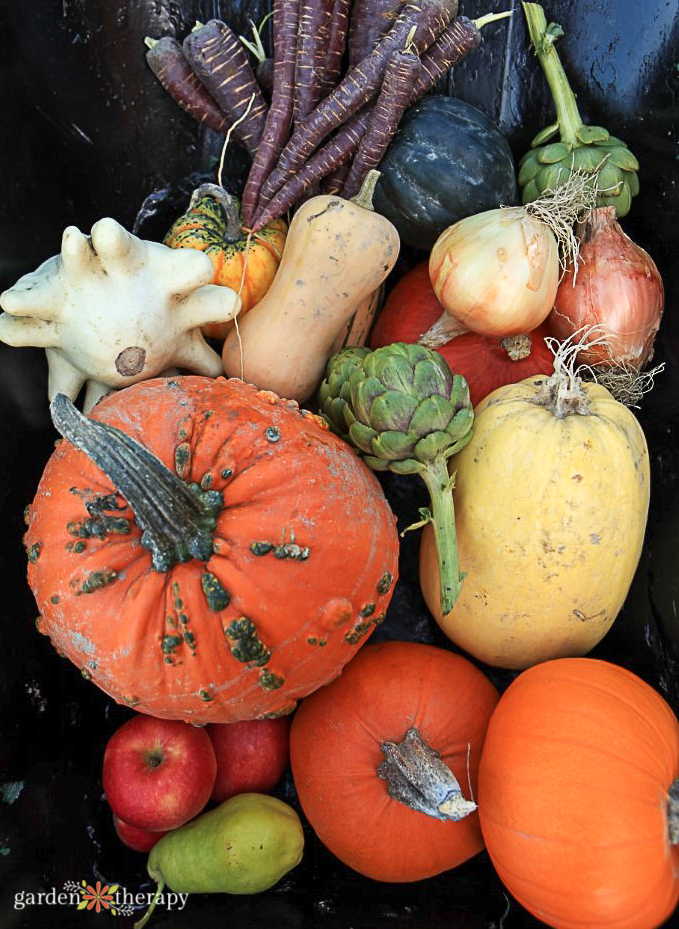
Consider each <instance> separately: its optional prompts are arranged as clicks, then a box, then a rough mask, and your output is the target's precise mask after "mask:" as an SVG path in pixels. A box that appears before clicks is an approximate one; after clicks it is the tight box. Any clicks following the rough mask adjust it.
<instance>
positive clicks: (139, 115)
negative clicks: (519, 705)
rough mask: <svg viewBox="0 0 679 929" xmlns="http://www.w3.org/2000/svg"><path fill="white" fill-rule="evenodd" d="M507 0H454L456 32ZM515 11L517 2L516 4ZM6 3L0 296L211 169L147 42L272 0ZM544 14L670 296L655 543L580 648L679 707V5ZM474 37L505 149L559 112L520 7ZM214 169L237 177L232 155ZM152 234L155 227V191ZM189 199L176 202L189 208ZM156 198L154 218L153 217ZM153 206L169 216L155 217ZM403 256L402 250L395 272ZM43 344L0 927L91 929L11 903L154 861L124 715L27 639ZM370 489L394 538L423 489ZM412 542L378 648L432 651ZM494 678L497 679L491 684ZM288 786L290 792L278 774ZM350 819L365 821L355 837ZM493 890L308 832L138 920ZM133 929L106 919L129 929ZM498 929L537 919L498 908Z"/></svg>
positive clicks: (317, 919)
mask: <svg viewBox="0 0 679 929" xmlns="http://www.w3.org/2000/svg"><path fill="white" fill-rule="evenodd" d="M507 6H508V3H507V2H497V0H492V2H486V3H483V2H481V0H474V2H473V3H466V4H463V11H464V12H465V14H466V15H468V16H470V17H474V16H478V15H480V14H481V13H484V12H486V11H488V10H489V9H492V10H500V9H506V8H507ZM516 6H518V4H516ZM30 7H31V8H30V12H29V11H27V10H26V9H25V7H24V5H23V4H19V3H17V2H10V0H3V3H2V5H1V9H0V26H1V27H2V29H1V34H2V35H3V36H5V43H4V45H3V55H2V59H1V60H0V99H1V101H2V112H3V129H4V133H3V135H4V139H3V141H4V144H3V146H2V147H1V148H0V182H1V184H2V196H1V197H0V289H3V288H5V287H7V286H10V285H11V284H12V283H14V281H15V280H16V278H17V277H18V276H19V275H20V274H22V273H25V272H27V271H30V270H33V268H35V267H36V266H37V264H38V263H39V262H41V261H42V260H44V259H45V258H47V257H49V256H50V255H52V254H55V253H56V252H57V251H58V248H59V240H60V237H61V232H62V230H63V228H64V227H65V226H66V225H68V224H70V223H73V224H75V225H78V226H79V227H80V228H81V229H83V230H85V231H89V228H90V227H91V225H92V223H93V222H95V221H96V220H97V219H99V218H101V217H102V216H104V215H112V216H114V217H115V218H116V219H118V220H119V221H121V222H122V223H123V224H125V225H127V226H131V225H132V223H133V222H134V219H135V216H136V215H137V211H138V210H139V207H140V205H141V203H142V201H144V199H145V198H146V197H147V196H148V195H149V194H152V193H153V192H154V191H162V190H164V189H165V188H167V187H168V185H173V187H174V188H175V190H179V189H180V188H182V187H183V188H184V190H188V189H189V188H190V186H191V185H190V184H189V183H187V182H186V181H185V179H186V177H187V176H188V175H189V174H191V173H192V172H197V173H201V172H205V171H209V170H210V169H211V167H212V166H213V164H214V162H215V160H216V158H217V156H218V153H219V140H218V139H216V138H215V137H214V136H212V135H211V134H209V133H205V132H204V131H203V130H202V129H200V128H199V127H198V125H197V124H196V123H193V122H192V121H191V120H190V119H189V118H188V117H185V116H184V114H182V113H181V112H180V111H179V110H178V109H177V108H176V107H175V105H174V104H173V103H172V101H171V100H170V99H169V97H167V96H166V95H165V93H164V91H162V89H161V88H160V86H159V85H158V84H157V83H156V81H155V79H154V78H153V76H152V75H151V73H150V72H149V71H148V69H147V68H146V66H145V63H144V59H143V45H142V42H143V38H144V36H146V35H151V36H154V37H157V36H159V35H161V34H173V33H176V34H178V35H179V36H180V37H183V35H184V34H185V33H186V31H187V30H188V28H190V26H191V25H192V24H193V22H194V20H196V19H200V20H201V21H205V20H206V19H208V18H210V17H212V16H219V17H221V18H223V19H225V20H226V21H228V22H229V23H230V24H231V25H235V26H236V28H237V31H239V32H242V33H244V32H245V30H246V29H247V25H248V24H247V17H248V15H252V16H253V18H254V19H256V20H260V19H261V17H262V15H263V14H264V12H265V10H266V8H267V3H266V2H265V0H257V2H252V0H250V2H247V3H245V2H230V3H226V2H218V0H214V2H199V0H177V2H176V3H170V2H166V0H143V2H135V0H115V2H111V0H88V2H87V3H83V2H76V0H34V2H33V3H32V4H31V5H30ZM545 8H546V12H547V16H548V19H554V20H557V21H558V22H560V23H561V24H562V26H563V27H564V30H565V32H566V36H565V37H564V38H563V39H562V40H561V41H560V44H559V52H560V54H561V57H562V61H563V63H564V67H565V69H566V72H567V73H568V75H569V77H570V79H571V81H572V85H573V88H574V90H575V92H576V93H577V96H578V104H579V107H580V110H581V114H582V115H583V117H584V119H585V122H588V123H592V124H596V125H603V126H606V128H608V129H609V130H610V131H611V132H612V133H613V134H614V135H617V136H620V137H621V138H623V139H624V140H625V141H627V142H628V144H629V145H630V147H631V148H632V150H633V151H634V153H635V154H636V155H637V157H638V158H639V160H640V162H641V171H640V181H641V191H640V193H639V195H638V197H637V198H636V199H635V201H634V204H633V207H632V210H631V212H630V214H629V216H628V217H627V218H626V219H625V221H624V222H623V227H624V228H625V230H626V231H627V232H628V234H630V235H631V236H632V237H633V238H634V239H635V240H636V241H637V242H638V243H639V244H640V245H642V246H643V247H644V248H646V249H647V250H648V251H649V253H650V254H651V255H652V256H653V258H654V259H655V261H656V262H657V264H658V267H659V269H660V272H661V274H662V276H663V278H664V281H665V287H666V295H667V304H666V310H665V318H664V320H663V324H662V326H661V332H660V339H659V342H658V347H657V353H656V359H655V361H656V363H660V362H664V363H665V370H664V372H663V373H662V374H660V375H659V376H658V378H657V383H656V387H655V389H654V391H653V393H652V394H650V395H649V396H648V397H647V398H646V399H645V400H644V403H643V408H642V409H641V410H640V411H639V412H638V415H639V418H640V420H641V422H642V424H643V426H644V429H645V431H646V434H647V437H648V442H649V448H650V454H651V462H652V501H651V514H650V519H649V526H648V533H647V543H646V546H645V548H644V553H643V556H642V560H641V564H640V566H639V570H638V572H637V576H636V578H635V582H634V585H633V587H632V591H631V593H630V596H629V598H628V600H627V603H626V606H625V608H624V610H623V613H622V614H621V616H620V617H619V619H618V620H617V622H616V624H615V626H614V628H613V630H612V631H611V632H610V633H609V635H608V636H607V637H606V638H605V639H604V641H603V642H602V643H601V645H600V646H598V647H597V649H596V651H595V652H594V654H595V655H597V656H599V657H602V658H607V659H610V660H613V661H616V662H618V663H620V664H623V665H625V666H626V667H628V668H630V669H632V670H634V671H635V672H636V673H638V674H640V675H641V676H642V677H643V678H645V679H646V680H647V681H649V682H650V683H651V684H653V685H654V686H655V687H656V688H658V689H659V690H660V692H661V693H663V695H664V696H665V697H666V699H668V700H669V701H670V703H671V704H672V705H673V707H674V709H675V710H679V678H678V676H677V671H678V669H679V663H678V660H679V620H678V618H677V613H678V611H679V570H678V566H679V565H678V562H679V442H678V430H679V262H677V259H676V256H677V255H679V231H678V227H677V221H676V217H677V215H679V160H678V158H679V117H678V114H679V109H678V98H679V71H677V67H676V66H677V63H679V26H678V25H677V23H676V22H674V19H675V16H676V0H669V2H665V0H642V2H641V3H637V2H635V3H633V2H631V0H571V2H568V0H553V2H546V3H545ZM510 23H511V25H509V26H508V25H507V24H506V22H501V23H498V24H496V25H491V26H489V27H487V28H486V29H485V30H484V40H485V41H484V45H483V47H482V48H481V49H480V50H478V51H477V52H475V53H474V54H473V55H471V56H470V57H469V59H468V60H467V61H466V62H465V63H464V64H463V65H462V66H460V68H458V70H457V71H456V73H455V75H454V76H453V78H451V80H450V81H449V88H448V89H449V90H450V91H451V92H453V93H455V94H457V95H459V96H460V97H462V98H463V99H465V100H467V101H468V102H470V103H472V104H474V105H475V106H478V107H480V108H481V109H483V110H484V111H485V112H486V113H487V114H488V115H489V116H491V118H493V119H495V120H496V121H498V122H499V124H500V126H501V128H502V129H503V131H505V132H506V133H507V135H508V137H509V140H510V143H511V145H512V149H513V151H514V155H515V157H516V158H517V160H518V158H519V157H520V156H521V155H522V154H523V152H524V150H525V148H526V146H527V145H528V144H529V142H530V139H531V138H532V137H533V135H534V134H535V133H536V132H537V131H538V130H539V129H540V128H542V127H543V126H545V125H547V124H548V123H549V122H551V121H552V119H553V111H552V109H551V106H550V104H549V99H548V96H547V89H546V84H545V81H544V79H543V77H542V73H541V71H540V69H539V67H538V64H537V61H536V60H535V58H534V56H533V55H532V54H531V53H530V52H529V51H528V48H527V37H526V30H525V25H524V22H523V18H522V15H521V13H520V12H519V13H518V14H517V15H516V16H515V17H514V18H513V19H512V20H511V21H510ZM230 158H233V160H230V159H229V160H228V161H227V165H228V168H229V173H230V176H231V181H232V182H233V183H236V182H237V181H238V179H239V178H241V179H242V171H243V168H244V166H245V162H244V160H243V158H242V157H240V156H237V155H236V153H235V152H234V154H233V155H232V156H230ZM157 199H158V200H159V201H160V207H159V209H158V210H157V211H156V212H153V211H152V213H151V215H150V216H149V217H148V218H147V219H146V220H145V221H144V223H143V225H142V234H144V235H147V236H149V237H152V236H154V235H156V236H158V235H161V234H162V231H163V224H164V223H165V224H166V216H167V213H168V212H171V211H168V209H167V206H163V204H165V203H166V201H167V196H166V195H165V194H161V195H160V196H159V197H158V198H157ZM179 199H181V197H179ZM151 206H153V203H151ZM163 210H165V212H163ZM411 257H412V256H409V255H408V254H405V255H404V257H403V260H402V262H401V264H402V266H403V267H405V266H407V265H408V263H409V260H410V259H411ZM45 388H46V371H45V362H44V356H43V353H42V351H38V350H33V349H11V348H9V347H7V346H5V345H1V344H0V428H1V430H2V435H1V436H0V473H1V474H2V476H3V480H2V482H0V506H1V507H2V521H1V523H0V524H1V525H2V530H3V539H2V544H1V545H0V576H1V577H2V582H3V596H2V599H1V600H0V610H1V616H0V654H1V656H2V657H1V658H0V661H1V663H2V673H1V674H0V706H1V707H2V712H1V716H0V729H1V731H2V737H1V739H0V925H2V926H3V929H28V927H30V929H32V927H38V926H40V927H42V926H46V925H58V926H60V927H71V926H73V927H90V926H91V927H97V926H102V925H104V924H106V923H107V922H109V923H111V925H113V920H112V917H111V916H110V915H108V914H106V913H100V914H97V913H96V912H87V911H85V912H78V911H76V909H75V908H74V907H73V906H49V907H48V906H45V905H43V906H36V907H26V908H25V909H23V910H20V909H14V905H13V904H14V895H15V893H17V892H21V891H23V892H26V893H28V892H33V893H37V892H38V891H47V890H50V889H51V888H52V887H55V888H56V890H57V892H59V891H61V890H62V889H63V885H64V882H66V881H75V882H80V881H81V880H87V881H88V882H92V881H93V880H94V881H96V880H97V879H100V880H102V881H104V882H107V883H109V882H117V883H119V884H121V885H122V886H124V887H125V888H126V889H128V890H130V891H132V892H134V893H137V892H138V891H139V889H140V888H142V887H143V888H144V889H149V884H148V882H146V883H145V877H144V873H145V872H144V860H145V858H144V856H143V855H139V854H137V853H134V852H131V851H130V852H128V851H126V850H125V849H124V848H123V847H122V846H121V845H120V844H119V843H118V841H117V839H116V837H115V833H114V831H113V827H112V825H111V823H110V820H109V814H108V809H107V807H106V804H105V803H104V801H103V799H102V795H101V780H100V767H101V758H102V754H103V749H104V745H105V742H106V739H107V737H108V735H109V734H110V733H111V732H112V731H113V730H114V729H115V728H117V726H118V725H120V724H121V723H122V722H123V721H124V720H125V719H127V718H128V716H129V711H128V710H125V709H122V708H120V707H117V706H115V705H114V704H112V703H111V702H110V701H109V700H108V699H107V698H106V697H105V696H104V695H103V694H101V693H100V692H99V691H97V690H96V689H95V688H93V687H92V686H91V685H90V684H88V683H87V682H85V681H84V680H83V679H82V678H81V677H80V675H79V674H78V672H77V670H76V669H75V668H74V667H73V666H72V665H71V664H70V663H69V662H67V661H64V660H62V659H60V658H58V656H57V655H56V653H55V652H54V651H53V650H52V648H51V646H50V645H49V643H48V642H47V641H46V640H45V639H44V638H43V637H42V636H40V635H38V634H37V632H36V630H35V628H34V622H33V621H34V619H35V615H36V608H35V604H34V602H33V599H32V596H31V594H30V591H29V590H28V587H27V585H26V582H25V555H24V552H23V549H22V547H21V535H22V532H23V519H22V511H23V508H24V506H25V505H26V503H28V502H29V500H30V499H31V498H32V496H33V493H34V490H35V487H36V485H37V481H38V479H39V476H40V473H41V471H42V468H43V466H44V463H45V461H46V459H47V457H48V455H49V454H50V452H51V449H52V442H53V441H54V438H55V436H54V434H53V432H52V431H51V427H50V425H49V421H48V417H47V412H46V404H45ZM382 481H383V486H384V488H385V490H386V492H387V495H388V497H389V499H390V502H391V503H392V506H393V507H394V510H395V511H396V513H397V515H398V517H399V528H404V527H405V526H407V525H408V524H409V523H411V522H413V521H414V519H416V518H417V508H418V506H420V505H423V504H424V502H425V500H424V494H423V492H421V490H420V487H419V485H416V484H415V483H413V482H412V481H410V480H409V479H407V478H398V477H396V476H393V475H386V476H384V477H383V478H382ZM417 551H418V539H417V537H416V534H414V533H413V534H409V535H407V536H406V537H405V538H404V540H403V545H402V556H401V580H400V581H399V584H398V587H397V590H396V593H395V595H394V599H393V601H392V605H391V607H390V610H389V614H388V619H387V622H386V623H385V625H384V626H383V627H382V629H381V630H380V635H381V636H384V637H395V638H413V639H417V640H420V641H432V642H435V643H437V644H439V645H446V644H447V643H446V641H445V640H444V639H443V638H442V636H441V634H440V632H439V631H438V628H437V627H436V626H435V624H434V623H433V622H432V621H431V620H430V619H429V616H428V613H427V611H426V609H425V607H424V604H423V601H422V598H421V595H420V593H419V587H418V584H417ZM491 676H492V677H493V679H494V681H495V682H496V683H497V684H498V686H500V687H504V686H505V685H506V684H507V683H508V682H509V681H510V680H511V678H512V676H513V675H512V673H511V672H491ZM280 795H281V796H283V797H285V798H287V799H289V800H292V801H293V802H294V797H293V795H292V788H291V785H290V782H289V780H288V782H287V784H284V785H283V787H282V788H281V790H280ZM351 828H359V826H358V825H357V824H356V825H354V826H351ZM506 907H507V898H506V896H505V894H504V892H503V889H502V887H501V885H500V883H499V881H498V879H497V878H496V877H495V875H494V872H493V870H492V868H491V866H490V864H489V862H488V859H487V857H486V856H485V855H481V856H479V857H478V858H477V859H476V860H474V861H472V862H470V863H468V864H467V865H465V866H463V867H462V868H460V869H457V870H456V871H454V872H451V873H449V874H447V875H442V876H440V877H439V878H436V879H434V880H430V881H427V882H423V883H421V884H415V885H399V886H388V885H381V884H375V883H372V882H369V881H367V880H364V879H362V878H360V877H358V876H356V875H354V874H352V873H351V872H350V871H349V870H348V869H346V868H344V867H343V866H341V865H339V864H338V863H337V862H335V861H334V860H333V859H332V857H331V856H330V854H329V853H327V852H326V851H325V850H324V849H323V848H321V847H320V846H319V845H318V843H317V842H316V841H315V840H314V838H313V836H312V835H311V834H310V833H309V835H308V845H307V852H306V855H305V858H304V861H303V863H302V864H301V865H300V867H299V868H297V869H296V870H295V871H294V872H293V873H292V874H291V875H290V876H289V877H288V878H287V879H286V880H285V881H284V882H283V883H282V884H281V885H280V886H279V887H278V888H276V889H275V890H273V891H270V892H268V893H266V894H263V895H260V896H258V897H253V898H226V897H221V896H216V897H209V896H204V897H194V898H190V900H189V903H188V905H187V908H186V910H185V911H184V912H183V913H182V914H181V916H179V915H178V914H177V913H176V912H175V913H172V914H168V913H167V912H166V911H165V910H162V909H158V910H157V911H156V914H155V915H154V917H153V923H152V925H157V926H168V927H169V926H183V927H186V929H199V927H200V929H202V927H210V929H212V927H216V926H222V925H224V926H227V925H228V926H229V927H231V929H241V927H243V929H246V927H254V926H258V927H259V926H261V927H268V926H271V927H277V929H279V927H280V929H288V927H290V929H307V927H323V929H326V927H327V929H349V927H353V929H364V927H365V929H384V927H395V929H443V927H446V929H491V927H499V926H500V922H501V919H502V917H503V914H504V913H505V910H506ZM131 922H132V920H131V919H130V918H120V919H117V918H116V919H115V923H116V924H118V925H131ZM502 925H503V926H504V929H516V927H532V926H537V925H539V924H538V923H537V921H536V920H534V919H532V918H531V917H529V916H528V915H527V914H526V913H525V912H524V911H523V910H521V908H520V907H519V906H518V905H517V904H515V903H512V904H511V906H510V908H509V912H508V913H507V916H506V919H504V921H503V922H502Z"/></svg>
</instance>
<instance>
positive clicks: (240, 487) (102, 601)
mask: <svg viewBox="0 0 679 929" xmlns="http://www.w3.org/2000/svg"><path fill="white" fill-rule="evenodd" d="M52 410H53V418H54V420H55V424H56V425H57V428H58V429H59V430H60V431H61V432H62V434H64V435H66V436H67V437H68V438H69V439H70V440H71V441H62V442H61V443H60V444H59V445H58V448H57V449H56V451H55V452H54V454H53V455H52V457H51V459H50V461H49V462H48V465H47V467H46V469H45V472H44V474H43V477H42V479H41V481H40V485H39V487H38V491H37V494H36V497H35V500H34V501H33V503H32V505H31V506H30V508H29V511H28V515H27V522H28V527H29V528H28V532H27V533H26V539H25V541H26V545H27V549H28V553H29V562H30V564H29V571H28V578H29V583H30V585H31V588H32V589H33V592H34V594H35V597H36V600H37V602H38V606H39V608H40V612H41V614H42V618H41V620H40V626H39V628H40V629H41V631H43V632H45V633H47V634H48V635H49V636H50V637H51V639H52V642H53V644H54V646H55V647H56V648H57V649H58V650H59V651H61V652H62V653H63V654H65V655H66V656H67V657H68V658H70V659H71V661H73V662H74V663H75V664H76V665H77V666H78V667H79V668H81V669H82V673H83V675H84V676H85V677H87V678H91V679H92V681H93V682H94V683H95V684H97V685H98V686H99V687H101V688H102V690H104V691H106V693H108V694H110V695H111V696H112V697H113V698H114V699H115V700H116V701H117V702H119V703H126V704H128V705H129V706H132V707H134V708H135V709H136V710H138V711H140V712H143V713H148V714H151V715H153V716H159V717H163V718H168V719H183V720H186V721H188V722H194V723H205V722H235V721H238V720H241V719H252V718H255V717H262V716H267V715H280V714H283V713H288V712H290V711H291V710H292V709H293V708H294V706H295V701H296V700H297V699H298V698H299V697H301V696H304V695H305V694H308V693H310V692H311V691H313V690H315V689H316V688H317V687H320V686H321V685H322V684H325V683H326V682H327V681H329V680H330V679H331V678H333V677H335V676H337V675H338V674H339V673H340V670H341V669H342V667H343V665H344V664H345V663H346V662H347V661H348V660H349V659H350V658H351V657H352V655H353V654H354V653H355V652H356V651H357V649H358V648H359V647H360V646H361V645H362V644H363V642H364V640H365V639H366V637H367V636H368V635H369V634H370V633H371V632H372V630H373V629H374V627H375V625H376V624H379V623H380V622H381V621H382V620H383V619H384V613H385V610H386V607H387V604H388V602H389V599H390V597H391V593H392V591H393V587H394V582H395V578H396V573H397V558H398V537H397V534H396V530H395V525H394V522H395V521H394V517H393V515H392V513H391V511H390V509H389V506H388V504H387V502H386V499H385V498H384V495H383V494H382V491H381V489H380V486H379V484H378V482H377V480H376V479H375V477H374V476H373V474H372V473H371V472H370V470H369V469H368V468H367V467H366V466H365V465H364V464H363V463H362V462H361V461H360V460H359V459H358V457H357V456H356V455H355V454H354V453H353V451H352V450H351V449H350V448H349V447H348V446H347V445H345V444H344V443H343V442H341V441H340V440H339V439H337V438H336V437H335V436H333V435H332V434H330V433H329V432H328V431H327V430H326V429H324V428H323V427H322V425H321V424H320V421H319V420H317V418H316V417H315V416H313V415H312V414H306V413H304V412H303V411H301V410H299V408H298V406H297V404H296V403H295V402H294V401H287V400H279V399H278V398H277V397H276V396H275V394H272V393H270V392H267V391H257V390H256V388H254V387H252V386H250V385H248V384H244V383H243V382H242V381H239V380H228V381H227V380H225V379H224V378H218V379H216V380H212V379H209V378H202V377H182V378H177V379H171V380H164V379H156V380H151V381H143V382H141V383H139V384H136V385H134V386H133V387H130V388H127V389H126V390H123V391H120V392H119V393H116V394H114V395H113V396H111V397H109V398H107V399H105V400H103V401H102V402H100V403H99V404H98V405H97V407H96V408H95V410H94V411H93V413H92V417H91V419H90V420H88V419H86V418H85V417H82V416H81V415H80V414H79V413H78V412H77V411H76V410H75V408H74V407H73V406H72V404H70V401H68V400H66V398H64V397H58V398H56V399H55V401H53V404H52ZM102 424H107V425H106V426H104V425H102ZM110 427H115V428H114V429H111V428H110ZM72 441H75V442H77V443H78V444H79V446H80V447H81V448H85V449H86V450H87V454H85V453H84V452H83V451H78V450H77V449H76V448H74V446H73V445H72V444H71V442H72ZM140 443H141V444H140ZM144 447H145V448H144ZM145 449H147V450H148V451H146V450H145ZM149 453H151V454H149ZM88 455H91V456H92V457H93V458H94V459H95V460H97V461H98V463H99V465H100V466H101V470H100V467H98V466H97V464H95V463H93V461H91V460H90V457H88ZM153 456H157V458H155V457H153ZM104 471H105V472H106V473H104ZM107 475H108V476H107Z"/></svg>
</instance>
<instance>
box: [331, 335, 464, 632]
mask: <svg viewBox="0 0 679 929" xmlns="http://www.w3.org/2000/svg"><path fill="white" fill-rule="evenodd" d="M352 351H353V352H356V350H355V349H353V350H352V349H345V350H344V351H343V352H339V353H338V354H337V355H335V356H334V357H333V358H332V359H331V361H330V363H329V365H328V369H327V370H328V374H327V377H326V380H325V381H324V382H323V385H322V387H321V395H322V396H323V397H324V400H323V401H322V403H323V412H324V413H325V414H326V416H328V418H330V412H331V413H332V416H333V421H335V420H334V418H335V417H337V418H338V419H339V417H340V415H343V417H344V422H345V423H346V427H345V429H344V431H345V433H346V432H347V427H348V434H347V440H348V441H349V442H350V443H351V444H352V445H354V446H355V447H356V448H357V449H358V450H359V451H360V452H361V453H362V455H363V458H364V461H365V462H366V464H367V465H368V466H369V467H371V468H372V469H373V470H375V471H386V470H389V471H394V472H396V473H397V474H419V475H420V476H421V477H422V479H423V480H424V482H425V484H426V485H427V489H428V490H429V495H430V497H431V503H432V509H431V511H429V510H422V511H421V514H422V517H423V519H422V522H420V523H418V524H417V526H422V525H425V524H426V523H427V522H432V524H433V527H434V535H435V537H436V548H437V552H438V563H439V573H440V578H441V609H442V612H443V615H444V616H445V615H446V614H447V613H450V611H451V610H452V608H453V604H454V603H455V601H456V599H457V597H458V594H459V592H460V587H461V584H462V576H461V575H460V567H459V563H458V557H457V540H456V536H455V510H454V507H453V493H452V489H453V483H454V476H453V478H451V477H450V476H449V474H448V468H447V465H446V462H447V460H448V458H450V456H451V455H454V454H455V452H458V451H460V449H462V448H464V446H465V445H466V444H467V442H469V440H470V439H471V436H472V424H473V421H474V413H473V410H472V405H471V402H470V400H469V388H468V387H467V382H466V381H465V379H464V378H463V377H462V376H461V375H460V374H453V373H452V372H451V370H450V368H449V367H448V364H447V362H446V361H445V359H444V358H443V357H442V356H441V355H439V354H438V352H434V351H432V350H431V349H428V348H425V347H424V346H423V345H410V344H406V343H402V342H397V343H395V344H393V345H386V346H384V347H383V348H378V349H377V350H376V351H374V352H366V353H365V354H364V355H363V357H362V358H361V357H357V355H356V354H353V355H350V354H349V353H350V352H352ZM343 378H344V380H343ZM328 411H330V412H328ZM340 428H341V424H339V425H338V431H339V429H340ZM411 528H415V527H411Z"/></svg>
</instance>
